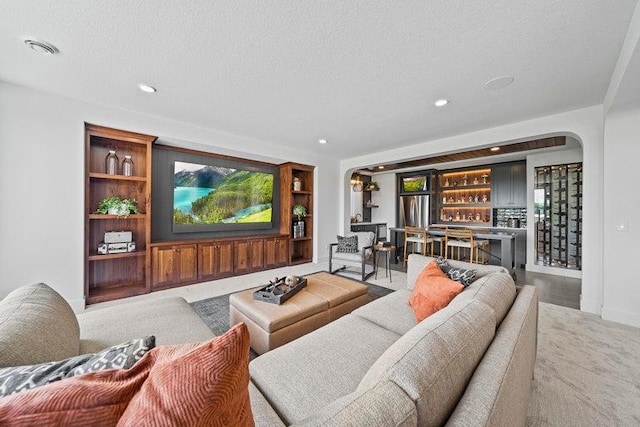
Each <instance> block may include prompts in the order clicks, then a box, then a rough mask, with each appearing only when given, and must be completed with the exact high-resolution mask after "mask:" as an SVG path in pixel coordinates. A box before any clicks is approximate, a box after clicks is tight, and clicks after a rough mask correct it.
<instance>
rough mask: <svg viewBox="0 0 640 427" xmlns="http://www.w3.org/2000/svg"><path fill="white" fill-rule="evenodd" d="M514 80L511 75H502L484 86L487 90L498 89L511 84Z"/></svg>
mask: <svg viewBox="0 0 640 427" xmlns="http://www.w3.org/2000/svg"><path fill="white" fill-rule="evenodd" d="M513 80H514V79H513V77H511V76H500V77H496V78H494V79H491V80H489V81H488V82H486V83H485V84H484V85H482V86H484V89H485V90H498V89H502V88H505V87H507V86H509V85H510V84H511V83H513Z"/></svg>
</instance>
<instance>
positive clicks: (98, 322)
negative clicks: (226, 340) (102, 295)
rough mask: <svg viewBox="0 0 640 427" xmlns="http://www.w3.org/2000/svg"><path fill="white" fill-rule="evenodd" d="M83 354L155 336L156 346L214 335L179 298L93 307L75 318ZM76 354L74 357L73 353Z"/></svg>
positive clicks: (194, 340) (202, 339) (198, 339)
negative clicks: (135, 339)
mask: <svg viewBox="0 0 640 427" xmlns="http://www.w3.org/2000/svg"><path fill="white" fill-rule="evenodd" d="M78 322H79V323H80V330H81V341H80V351H81V352H82V353H97V352H98V351H100V350H102V349H104V348H106V347H109V346H112V345H115V344H118V343H121V342H124V341H127V340H130V339H131V337H143V336H147V335H155V337H156V345H158V346H160V345H167V344H182V343H189V342H203V341H207V340H209V339H211V338H213V337H214V336H215V335H214V334H213V332H211V330H210V329H209V327H208V326H207V325H206V324H205V323H203V322H202V320H200V318H199V317H198V315H197V314H196V313H195V311H193V309H192V308H191V306H189V304H188V303H187V302H186V301H185V300H184V298H180V297H169V298H162V299H158V300H154V301H153V303H149V301H148V300H142V301H137V302H132V303H127V304H119V305H117V306H112V307H105V308H97V309H95V310H94V309H93V308H92V307H90V308H89V310H87V311H85V312H84V313H81V314H79V315H78ZM76 354H77V353H76Z"/></svg>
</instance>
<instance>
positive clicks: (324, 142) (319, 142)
mask: <svg viewBox="0 0 640 427" xmlns="http://www.w3.org/2000/svg"><path fill="white" fill-rule="evenodd" d="M326 143H327V140H326V139H319V140H318V144H326Z"/></svg>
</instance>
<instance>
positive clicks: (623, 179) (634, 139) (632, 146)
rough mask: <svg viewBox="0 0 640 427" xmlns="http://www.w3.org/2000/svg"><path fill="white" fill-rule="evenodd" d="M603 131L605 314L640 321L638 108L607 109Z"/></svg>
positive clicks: (636, 324)
mask: <svg viewBox="0 0 640 427" xmlns="http://www.w3.org/2000/svg"><path fill="white" fill-rule="evenodd" d="M604 135H605V141H604V185H605V190H606V191H605V194H604V224H603V229H604V250H603V254H604V297H603V308H602V317H603V318H604V319H608V320H613V321H617V322H622V323H627V324H631V325H634V326H638V327H640V279H639V278H638V274H637V271H638V266H637V265H636V263H637V262H638V256H640V193H639V192H638V182H639V176H640V169H639V167H638V165H639V163H638V160H639V159H640V108H636V109H634V110H631V111H625V112H617V113H612V114H609V115H608V116H607V118H606V121H605V133H604ZM621 224H623V225H624V231H619V230H618V227H619V226H620V225H621Z"/></svg>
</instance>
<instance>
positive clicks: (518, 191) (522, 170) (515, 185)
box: [511, 163, 527, 208]
mask: <svg viewBox="0 0 640 427" xmlns="http://www.w3.org/2000/svg"><path fill="white" fill-rule="evenodd" d="M511 202H512V204H511V206H513V207H515V208H526V207H527V167H526V164H525V163H516V164H513V165H511Z"/></svg>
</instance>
